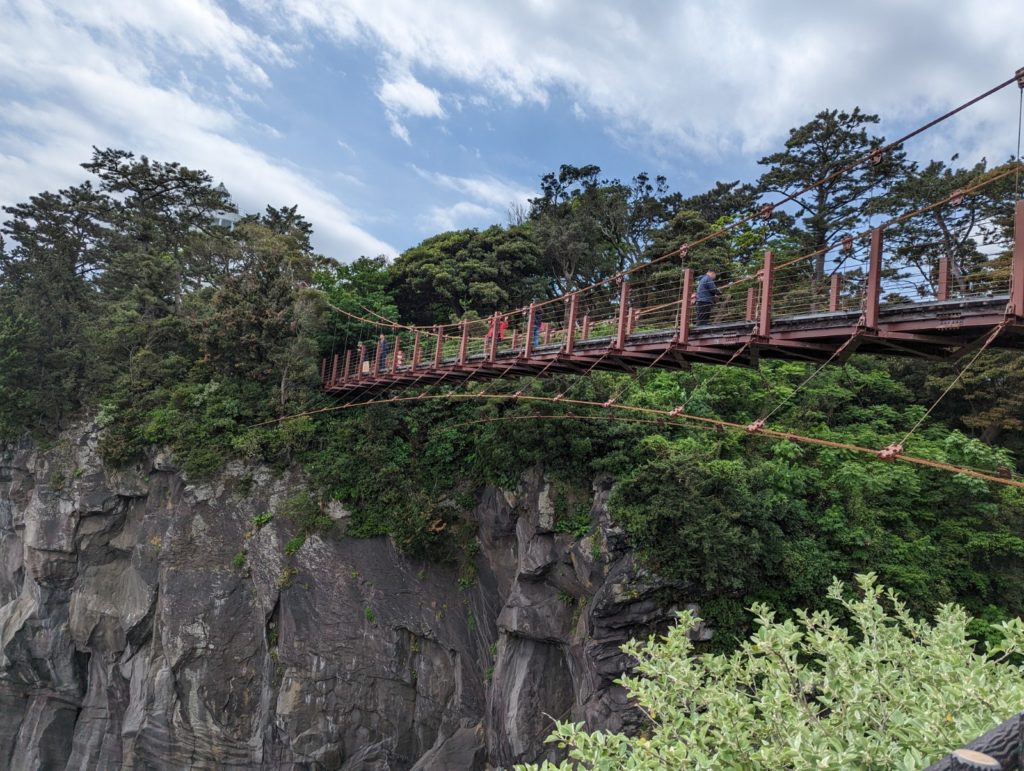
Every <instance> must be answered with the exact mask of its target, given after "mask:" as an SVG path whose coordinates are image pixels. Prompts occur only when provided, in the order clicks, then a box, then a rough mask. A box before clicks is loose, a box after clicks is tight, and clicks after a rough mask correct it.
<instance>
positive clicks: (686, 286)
mask: <svg viewBox="0 0 1024 771" xmlns="http://www.w3.org/2000/svg"><path fill="white" fill-rule="evenodd" d="M692 296H693V268H684V269H683V291H682V294H681V295H680V297H679V326H678V327H677V328H676V343H677V344H679V345H686V344H687V342H689V340H690V297H692Z"/></svg>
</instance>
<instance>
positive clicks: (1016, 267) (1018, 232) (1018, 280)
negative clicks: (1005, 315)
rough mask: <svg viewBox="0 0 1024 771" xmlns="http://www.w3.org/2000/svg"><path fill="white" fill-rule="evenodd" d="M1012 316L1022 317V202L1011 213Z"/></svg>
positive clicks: (1023, 230) (1023, 234)
mask: <svg viewBox="0 0 1024 771" xmlns="http://www.w3.org/2000/svg"><path fill="white" fill-rule="evenodd" d="M1007 310H1008V311H1009V312H1010V313H1012V314H1013V315H1014V316H1018V317H1020V316H1024V200H1020V201H1017V203H1016V206H1015V208H1014V211H1013V267H1012V268H1011V270H1010V307H1009V308H1008V309H1007Z"/></svg>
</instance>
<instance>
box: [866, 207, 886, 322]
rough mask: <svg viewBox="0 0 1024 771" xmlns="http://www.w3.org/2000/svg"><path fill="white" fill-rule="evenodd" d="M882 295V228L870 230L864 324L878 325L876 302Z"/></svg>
mask: <svg viewBox="0 0 1024 771" xmlns="http://www.w3.org/2000/svg"><path fill="white" fill-rule="evenodd" d="M881 296H882V228H880V227H878V228H874V229H873V230H872V231H871V250H870V251H869V252H868V285H867V296H866V297H865V298H864V326H865V327H867V328H868V329H876V328H877V327H878V302H879V300H880V299H881Z"/></svg>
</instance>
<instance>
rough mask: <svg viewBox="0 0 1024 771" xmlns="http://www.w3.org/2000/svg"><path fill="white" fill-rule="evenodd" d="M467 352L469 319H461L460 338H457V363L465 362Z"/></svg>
mask: <svg viewBox="0 0 1024 771" xmlns="http://www.w3.org/2000/svg"><path fill="white" fill-rule="evenodd" d="M468 354H469V319H463V320H462V338H461V339H460V340H459V365H460V366H461V365H463V364H465V363H466V356H467V355H468Z"/></svg>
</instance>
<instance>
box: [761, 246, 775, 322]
mask: <svg viewBox="0 0 1024 771" xmlns="http://www.w3.org/2000/svg"><path fill="white" fill-rule="evenodd" d="M774 264H775V255H773V254H772V253H771V252H770V251H768V252H765V253H764V267H763V268H762V269H761V313H760V316H759V318H758V322H757V336H758V337H762V338H765V339H767V338H768V337H769V336H770V335H771V333H772V284H773V283H774V278H775V274H774V272H773V270H772V268H773V267H774Z"/></svg>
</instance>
